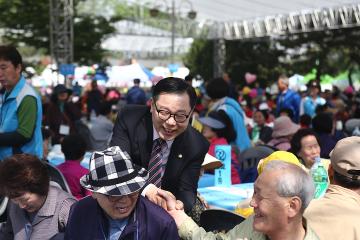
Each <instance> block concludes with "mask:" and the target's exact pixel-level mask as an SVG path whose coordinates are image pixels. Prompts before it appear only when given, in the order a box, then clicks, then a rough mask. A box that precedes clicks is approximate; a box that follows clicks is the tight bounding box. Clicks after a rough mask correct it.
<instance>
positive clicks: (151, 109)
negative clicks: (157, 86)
mask: <svg viewBox="0 0 360 240" xmlns="http://www.w3.org/2000/svg"><path fill="white" fill-rule="evenodd" d="M153 101H154V99H153V98H150V100H149V103H150V112H151V113H152V112H153V111H154V109H153V107H154V104H153Z"/></svg>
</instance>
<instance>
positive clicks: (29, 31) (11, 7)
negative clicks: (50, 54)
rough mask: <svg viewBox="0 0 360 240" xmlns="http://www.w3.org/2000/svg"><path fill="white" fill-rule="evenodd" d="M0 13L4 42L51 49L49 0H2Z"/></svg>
mask: <svg viewBox="0 0 360 240" xmlns="http://www.w3.org/2000/svg"><path fill="white" fill-rule="evenodd" d="M0 12H1V15H0V19H1V21H0V28H1V29H3V31H4V35H3V40H4V42H6V43H12V44H16V45H19V44H26V45H29V46H33V47H35V48H36V49H39V48H45V49H48V48H49V36H50V34H49V1H48V0H37V1H31V0H12V1H10V0H0Z"/></svg>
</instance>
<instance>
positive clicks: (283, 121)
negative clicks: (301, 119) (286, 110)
mask: <svg viewBox="0 0 360 240" xmlns="http://www.w3.org/2000/svg"><path fill="white" fill-rule="evenodd" d="M299 128H300V126H299V125H297V124H295V123H293V121H291V119H290V118H289V117H288V116H281V117H278V118H277V119H275V121H274V128H273V133H272V137H273V138H278V137H286V136H289V135H293V134H294V133H296V132H297V130H299Z"/></svg>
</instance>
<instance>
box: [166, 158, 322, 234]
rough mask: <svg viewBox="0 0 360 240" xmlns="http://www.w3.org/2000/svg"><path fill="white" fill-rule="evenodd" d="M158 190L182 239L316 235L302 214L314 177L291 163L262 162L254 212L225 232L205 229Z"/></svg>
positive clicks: (312, 192) (253, 199) (311, 194)
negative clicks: (262, 168)
mask: <svg viewBox="0 0 360 240" xmlns="http://www.w3.org/2000/svg"><path fill="white" fill-rule="evenodd" d="M160 194H161V195H162V196H163V197H164V198H166V200H167V206H168V209H167V210H168V213H169V214H170V215H171V216H172V217H173V218H174V219H175V222H176V224H177V226H178V229H179V235H180V237H181V238H182V239H197V240H198V239H252V240H262V239H263V240H265V239H272V240H277V239H292V240H297V239H305V240H312V239H319V238H318V237H317V235H316V234H315V233H314V232H313V231H312V229H311V228H310V227H309V226H308V225H307V222H306V220H305V219H304V218H303V216H302V215H303V212H304V211H305V209H306V207H307V206H308V204H309V203H310V201H311V199H312V198H313V195H314V184H313V181H312V179H311V177H310V176H309V175H308V173H306V172H305V171H304V170H303V169H302V168H301V167H299V166H297V165H295V164H292V163H287V162H283V161H278V160H275V161H271V162H269V163H268V164H267V165H266V166H265V168H264V171H263V172H262V174H261V175H259V177H258V179H257V180H256V182H255V185H254V195H253V197H252V199H251V202H250V205H251V206H252V207H253V208H254V213H255V214H254V215H252V216H250V217H249V218H248V219H246V220H245V221H244V222H242V223H240V224H239V225H237V226H235V227H234V228H233V229H231V230H230V231H229V232H227V233H217V234H214V233H212V232H205V230H204V229H203V228H201V227H198V226H197V225H196V224H195V223H194V222H193V221H192V220H191V218H189V217H188V216H187V215H186V214H185V213H184V211H182V210H177V209H176V207H175V205H176V200H175V199H174V198H172V197H171V196H170V195H169V194H167V193H166V192H162V191H161V190H160Z"/></svg>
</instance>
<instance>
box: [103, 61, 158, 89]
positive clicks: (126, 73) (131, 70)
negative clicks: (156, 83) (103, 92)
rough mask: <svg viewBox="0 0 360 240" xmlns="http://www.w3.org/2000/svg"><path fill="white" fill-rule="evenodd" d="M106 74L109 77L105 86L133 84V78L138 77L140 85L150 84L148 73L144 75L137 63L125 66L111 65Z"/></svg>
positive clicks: (128, 85) (127, 85) (148, 85)
mask: <svg viewBox="0 0 360 240" xmlns="http://www.w3.org/2000/svg"><path fill="white" fill-rule="evenodd" d="M107 75H108V77H109V80H108V81H107V83H106V86H107V87H130V86H132V85H133V80H134V79H135V78H138V79H140V81H141V85H143V86H147V87H150V86H151V81H150V79H149V77H148V75H146V73H145V72H144V71H143V69H142V68H141V66H140V65H139V64H137V63H135V64H131V65H125V66H113V67H112V68H111V70H110V69H109V70H108V72H107Z"/></svg>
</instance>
